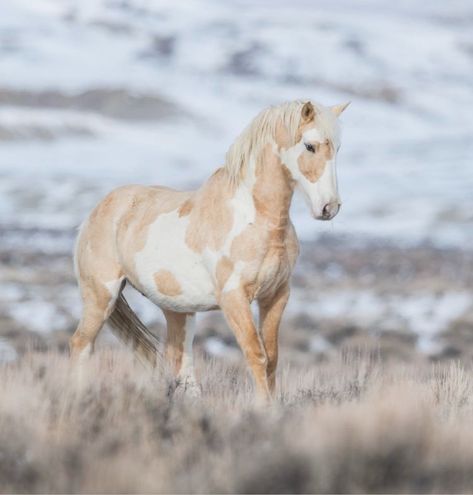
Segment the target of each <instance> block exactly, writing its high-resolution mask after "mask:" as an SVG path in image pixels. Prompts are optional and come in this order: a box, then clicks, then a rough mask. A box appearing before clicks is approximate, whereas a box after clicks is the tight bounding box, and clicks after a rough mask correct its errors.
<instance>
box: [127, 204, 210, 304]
mask: <svg viewBox="0 0 473 495" xmlns="http://www.w3.org/2000/svg"><path fill="white" fill-rule="evenodd" d="M187 224H188V221H187V218H186V217H184V218H180V217H179V216H178V215H177V213H176V212H171V213H168V214H163V215H160V216H159V217H158V218H157V219H156V220H155V222H154V223H153V224H152V225H151V226H150V227H149V232H148V237H147V240H146V243H145V247H144V248H143V250H142V251H140V252H138V253H136V255H135V258H134V261H135V275H136V279H137V285H139V287H137V288H139V290H140V291H141V292H143V294H144V295H145V296H147V297H148V298H149V299H150V300H151V301H153V302H154V303H155V304H157V305H158V306H160V307H162V308H164V309H170V310H173V311H180V312H186V311H189V312H194V311H207V310H209V309H213V308H215V307H217V300H216V297H215V287H214V282H213V279H212V276H211V274H210V271H209V269H208V268H207V267H206V265H205V264H204V261H203V258H202V256H201V255H200V254H199V253H196V252H195V251H193V250H192V249H190V248H189V246H188V245H187V244H186V242H185V232H186V228H187Z"/></svg>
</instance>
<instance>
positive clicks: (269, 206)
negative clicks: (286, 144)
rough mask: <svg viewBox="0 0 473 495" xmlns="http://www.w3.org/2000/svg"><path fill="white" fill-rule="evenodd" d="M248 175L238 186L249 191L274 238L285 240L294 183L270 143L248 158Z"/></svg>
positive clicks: (260, 216)
mask: <svg viewBox="0 0 473 495" xmlns="http://www.w3.org/2000/svg"><path fill="white" fill-rule="evenodd" d="M247 168H248V169H247V170H246V177H245V178H244V179H243V180H242V183H241V185H240V186H239V187H245V188H247V189H248V190H249V191H250V198H251V201H252V202H253V204H254V207H255V210H256V217H257V220H259V221H257V223H258V224H259V225H260V226H261V227H262V228H265V229H268V230H269V231H270V232H271V234H272V235H271V237H272V238H273V239H275V240H279V241H283V239H284V237H285V236H286V233H287V227H288V224H289V208H290V206H291V201H292V195H293V192H294V183H293V180H292V178H291V176H290V174H289V171H288V170H287V168H286V167H285V166H284V165H283V164H282V163H281V160H280V158H279V156H278V154H277V152H276V150H275V149H273V146H272V145H270V144H268V145H266V146H265V147H264V148H263V150H262V151H261V152H260V153H259V156H257V157H252V159H251V160H250V161H249V164H248V167H247Z"/></svg>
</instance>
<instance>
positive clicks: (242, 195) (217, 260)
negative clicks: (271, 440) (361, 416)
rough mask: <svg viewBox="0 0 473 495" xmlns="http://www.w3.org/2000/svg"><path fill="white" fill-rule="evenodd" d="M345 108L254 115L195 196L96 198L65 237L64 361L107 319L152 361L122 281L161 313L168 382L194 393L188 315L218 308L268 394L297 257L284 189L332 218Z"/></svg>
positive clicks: (287, 107) (152, 346) (147, 191)
mask: <svg viewBox="0 0 473 495" xmlns="http://www.w3.org/2000/svg"><path fill="white" fill-rule="evenodd" d="M346 106H347V104H344V105H338V106H335V107H331V108H326V107H323V106H322V105H318V104H315V103H313V102H310V101H309V102H301V101H295V102H291V103H285V104H283V105H280V106H277V107H272V108H268V109H266V110H264V111H263V112H261V113H260V114H259V115H258V116H257V117H256V118H255V119H254V120H253V122H252V123H251V124H250V125H249V126H248V128H247V129H245V130H244V131H243V133H242V134H241V135H240V136H239V137H238V139H237V140H236V141H235V143H234V144H233V145H232V146H231V147H230V149H229V151H228V153H227V155H226V161H225V165H224V166H223V167H222V168H219V169H218V170H217V171H216V172H215V173H214V174H213V175H212V176H211V177H210V178H209V179H208V181H207V182H206V183H205V184H204V185H203V186H202V187H201V188H200V189H198V190H197V191H191V192H181V191H175V190H173V189H169V188H166V187H160V186H159V187H158V186H157V187H144V186H125V187H121V188H119V189H116V190H115V191H113V192H111V193H110V194H109V195H108V196H106V197H105V199H103V201H102V202H101V203H99V205H98V206H97V207H96V208H95V209H94V210H93V211H92V213H91V214H90V216H89V218H88V219H87V220H86V221H85V222H84V224H83V225H82V227H81V229H80V233H79V236H78V239H77V245H76V252H75V265H76V273H77V277H78V281H79V286H80V292H81V296H82V301H83V312H82V318H81V320H80V323H79V326H78V328H77V330H76V332H75V333H74V335H73V336H72V338H71V341H70V347H71V354H72V356H73V357H83V356H87V355H89V354H90V352H92V350H93V345H94V341H95V338H96V337H97V334H98V332H99V331H100V329H101V328H102V326H103V324H104V322H105V320H107V319H110V323H111V324H112V327H113V329H114V331H115V332H116V333H117V334H118V336H119V337H121V339H122V340H124V341H126V342H128V343H131V344H132V345H133V347H134V349H135V351H136V352H137V354H138V355H139V356H140V357H141V358H142V359H143V358H144V359H145V360H146V361H148V362H149V363H151V364H152V365H155V364H156V360H157V359H159V352H158V342H157V340H156V339H155V337H154V336H153V335H152V334H151V333H150V332H149V331H148V330H147V329H146V327H145V326H144V325H143V324H142V323H141V321H140V320H139V319H138V318H137V317H136V315H135V314H134V313H133V311H132V310H131V308H130V307H129V306H128V304H127V302H126V300H125V299H124V298H123V296H122V295H121V291H122V289H123V287H124V285H125V283H126V282H128V283H130V284H131V285H132V286H133V287H135V288H136V289H137V290H138V291H139V292H141V293H142V294H143V295H145V296H146V297H147V298H148V299H150V300H151V301H153V302H154V303H155V304H156V305H158V306H159V307H160V308H161V309H162V310H163V312H164V316H165V318H166V321H167V332H168V333H167V342H166V357H167V359H168V360H169V362H170V363H171V364H172V366H173V368H174V370H175V372H176V375H177V378H178V383H181V384H184V385H185V387H186V389H190V391H194V392H197V391H198V390H200V388H199V386H198V385H197V383H196V380H195V378H194V372H193V364H192V342H193V338H194V328H195V316H194V315H195V313H196V312H198V311H208V310H212V309H218V308H220V309H221V310H222V311H223V313H224V315H225V317H226V320H227V322H228V324H229V326H230V327H231V329H232V330H233V332H234V334H235V337H236V339H237V341H238V343H239V345H240V347H241V349H242V351H243V353H244V355H245V357H246V359H247V361H248V364H249V367H250V368H251V371H252V373H253V376H254V379H255V382H256V387H257V391H258V392H259V393H260V394H262V395H263V396H265V397H268V396H269V395H270V394H271V393H272V392H273V391H274V387H275V372H276V366H277V360H278V331H279V323H280V320H281V316H282V313H283V311H284V308H285V306H286V303H287V300H288V297H289V279H290V276H291V272H292V270H293V267H294V264H295V262H296V259H297V256H298V253H299V245H298V240H297V236H296V233H295V231H294V227H293V225H292V223H291V220H290V218H289V207H290V204H291V200H292V195H293V192H294V189H295V187H296V186H298V187H299V188H300V189H301V190H302V192H303V194H304V196H305V197H306V199H307V201H308V203H309V205H310V209H311V211H312V215H313V216H314V217H315V218H317V219H319V220H330V219H332V218H333V217H334V216H335V215H336V214H337V213H338V210H339V208H340V198H339V195H338V191H337V176H336V170H335V160H336V156H337V151H338V148H339V146H340V140H339V125H338V122H337V117H338V116H339V115H340V114H341V112H342V111H343V110H344V109H345V108H346ZM253 300H256V301H257V303H258V306H259V329H258V328H257V326H256V325H255V323H254V322H253V316H252V312H251V308H250V304H251V302H252V301H253Z"/></svg>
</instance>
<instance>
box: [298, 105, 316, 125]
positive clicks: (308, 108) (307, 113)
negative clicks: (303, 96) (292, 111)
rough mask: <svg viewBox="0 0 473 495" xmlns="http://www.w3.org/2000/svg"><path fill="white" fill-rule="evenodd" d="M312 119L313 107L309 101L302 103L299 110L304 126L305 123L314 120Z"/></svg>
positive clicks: (313, 115)
mask: <svg viewBox="0 0 473 495" xmlns="http://www.w3.org/2000/svg"><path fill="white" fill-rule="evenodd" d="M314 117H315V109H314V105H312V103H311V102H310V101H308V102H307V103H304V106H303V107H302V110H301V118H302V122H303V123H304V124H306V123H307V122H310V121H311V120H314Z"/></svg>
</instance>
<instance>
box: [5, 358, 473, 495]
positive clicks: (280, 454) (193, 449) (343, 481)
mask: <svg viewBox="0 0 473 495" xmlns="http://www.w3.org/2000/svg"><path fill="white" fill-rule="evenodd" d="M281 368H282V369H281V372H280V388H279V391H278V399H277V400H276V401H275V403H274V404H272V405H270V406H268V407H261V406H257V405H255V404H254V402H253V395H252V387H251V382H250V380H249V379H248V376H247V374H246V372H245V371H244V370H243V369H240V368H229V367H226V366H225V365H223V364H222V363H218V362H201V363H199V369H200V375H201V376H202V383H203V390H204V393H203V397H202V399H199V400H195V399H190V398H188V397H185V396H182V395H179V396H178V395H176V394H174V395H172V394H170V393H169V388H168V380H167V379H166V378H162V377H161V378H150V377H149V376H148V375H147V374H146V372H144V370H142V369H141V368H140V367H139V365H135V364H134V363H133V362H132V361H131V359H130V357H129V354H128V353H122V352H119V351H102V352H100V353H98V354H97V355H96V356H95V357H94V358H93V359H92V360H91V362H90V363H89V364H88V365H87V369H86V370H85V373H84V374H83V376H82V377H81V383H82V385H79V384H78V377H77V375H76V374H75V373H74V372H73V371H72V370H71V369H70V367H69V363H68V361H67V359H66V357H64V356H62V355H60V354H53V353H51V354H30V355H26V356H25V357H23V358H22V359H21V360H20V361H19V362H18V363H15V364H12V365H8V366H3V367H1V368H0V401H1V405H0V491H2V492H64V493H77V492H99V493H103V492H121V493H127V492H169V493H175V492H245V493H255V492H328V493H339V492H454V491H463V492H465V491H466V492H471V491H472V490H473V429H472V428H471V422H472V420H473V399H472V387H473V380H472V378H471V377H472V373H471V370H470V369H465V368H463V367H461V366H460V365H449V366H448V367H429V366H419V365H416V366H412V367H406V366H402V367H401V366H400V365H399V366H397V365H389V367H383V365H382V364H381V363H380V362H378V361H377V360H376V359H372V358H369V357H363V356H361V355H351V356H345V357H343V356H339V357H337V358H335V359H334V360H332V361H330V362H326V363H322V364H318V365H312V367H310V368H294V367H293V368H288V367H287V366H286V367H284V364H283V366H282V367H281Z"/></svg>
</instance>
